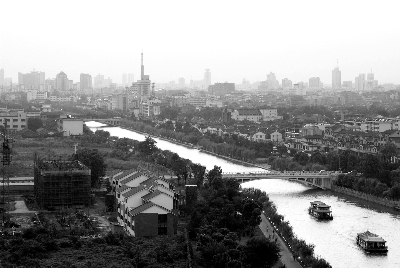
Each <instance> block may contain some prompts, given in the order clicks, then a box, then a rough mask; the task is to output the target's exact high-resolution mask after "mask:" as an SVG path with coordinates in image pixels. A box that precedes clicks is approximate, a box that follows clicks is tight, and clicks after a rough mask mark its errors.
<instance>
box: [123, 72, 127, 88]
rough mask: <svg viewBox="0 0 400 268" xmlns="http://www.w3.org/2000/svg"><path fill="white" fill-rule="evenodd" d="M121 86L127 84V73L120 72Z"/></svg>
mask: <svg viewBox="0 0 400 268" xmlns="http://www.w3.org/2000/svg"><path fill="white" fill-rule="evenodd" d="M122 86H123V87H126V86H128V76H127V74H122Z"/></svg>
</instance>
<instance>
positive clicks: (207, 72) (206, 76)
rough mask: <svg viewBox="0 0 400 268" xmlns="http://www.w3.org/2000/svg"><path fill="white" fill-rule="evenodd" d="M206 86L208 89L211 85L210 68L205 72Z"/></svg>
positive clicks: (204, 82)
mask: <svg viewBox="0 0 400 268" xmlns="http://www.w3.org/2000/svg"><path fill="white" fill-rule="evenodd" d="M203 84H204V88H205V89H208V86H210V85H211V73H210V69H206V71H205V72H204V80H203Z"/></svg>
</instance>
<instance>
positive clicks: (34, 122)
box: [28, 117, 43, 131]
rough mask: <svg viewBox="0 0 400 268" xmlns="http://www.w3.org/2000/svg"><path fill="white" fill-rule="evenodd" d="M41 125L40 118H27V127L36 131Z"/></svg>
mask: <svg viewBox="0 0 400 268" xmlns="http://www.w3.org/2000/svg"><path fill="white" fill-rule="evenodd" d="M41 127H43V122H42V120H41V119H40V118H35V117H32V118H29V119H28V129H30V130H32V131H36V130H37V129H39V128H41Z"/></svg>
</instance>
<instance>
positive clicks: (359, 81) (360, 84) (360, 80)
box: [354, 74, 365, 91]
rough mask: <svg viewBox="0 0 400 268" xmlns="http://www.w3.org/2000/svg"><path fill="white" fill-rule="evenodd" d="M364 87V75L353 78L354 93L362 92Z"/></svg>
mask: <svg viewBox="0 0 400 268" xmlns="http://www.w3.org/2000/svg"><path fill="white" fill-rule="evenodd" d="M364 86H365V74H359V75H358V76H357V77H356V78H355V83H354V89H355V90H356V91H363V90H364Z"/></svg>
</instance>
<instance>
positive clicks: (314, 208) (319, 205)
mask: <svg viewBox="0 0 400 268" xmlns="http://www.w3.org/2000/svg"><path fill="white" fill-rule="evenodd" d="M308 213H309V214H310V215H311V216H313V217H315V218H317V219H321V220H333V216H332V210H331V207H330V206H328V205H327V204H325V203H323V202H321V201H314V202H311V205H310V207H309V208H308Z"/></svg>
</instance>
